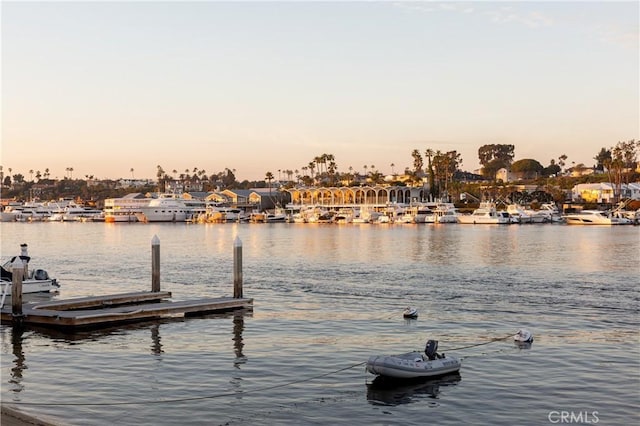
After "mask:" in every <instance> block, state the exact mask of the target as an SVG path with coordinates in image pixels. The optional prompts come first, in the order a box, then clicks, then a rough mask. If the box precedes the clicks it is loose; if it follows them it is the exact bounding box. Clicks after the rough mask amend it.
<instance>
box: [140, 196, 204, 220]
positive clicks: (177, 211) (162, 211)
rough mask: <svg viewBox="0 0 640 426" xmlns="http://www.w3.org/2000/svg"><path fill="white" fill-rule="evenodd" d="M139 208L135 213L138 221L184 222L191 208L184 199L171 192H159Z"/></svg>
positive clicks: (189, 214) (188, 216)
mask: <svg viewBox="0 0 640 426" xmlns="http://www.w3.org/2000/svg"><path fill="white" fill-rule="evenodd" d="M140 210H141V213H140V214H138V215H137V217H138V220H139V221H140V222H186V221H187V218H190V217H191V209H190V208H189V207H187V205H186V204H185V202H184V200H182V199H181V198H178V197H177V196H176V195H173V194H160V196H159V197H158V198H153V199H152V200H151V201H149V204H148V205H146V206H142V207H140Z"/></svg>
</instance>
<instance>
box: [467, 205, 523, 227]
mask: <svg viewBox="0 0 640 426" xmlns="http://www.w3.org/2000/svg"><path fill="white" fill-rule="evenodd" d="M458 222H459V223H472V224H476V223H477V224H509V223H511V217H510V216H509V213H507V212H506V211H497V209H496V204H495V203H493V202H489V201H483V202H481V203H480V206H478V208H477V209H475V210H474V211H473V213H472V214H463V215H459V216H458Z"/></svg>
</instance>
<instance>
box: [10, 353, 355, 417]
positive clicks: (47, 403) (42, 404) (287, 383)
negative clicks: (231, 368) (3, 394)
mask: <svg viewBox="0 0 640 426" xmlns="http://www.w3.org/2000/svg"><path fill="white" fill-rule="evenodd" d="M364 364H366V361H362V362H359V363H357V364H352V365H349V366H347V367H343V368H340V369H338V370H334V371H330V372H328V373H323V374H318V375H317V376H312V377H307V378H306V379H299V380H293V381H291V382H286V383H281V384H279V385H273V386H265V387H262V388H257V389H249V390H246V391H241V392H227V393H219V394H215V395H206V396H193V397H188V398H175V399H163V400H154V401H122V402H104V403H97V402H78V403H75V402H57V403H52V402H19V401H18V402H11V403H7V404H9V405H29V406H50V405H60V406H102V407H105V406H117V405H140V404H164V403H167V402H187V401H199V400H203V399H214V398H221V397H225V396H238V395H246V394H249V393H255V392H263V391H268V390H272V389H278V388H283V387H285V386H291V385H295V384H298V383H304V382H310V381H311V380H315V379H320V378H322V377H327V376H331V375H332V374H336V373H340V372H341V371H346V370H350V369H352V368H354V367H358V366H360V365H364ZM0 404H3V405H4V404H5V402H4V401H3V402H0Z"/></svg>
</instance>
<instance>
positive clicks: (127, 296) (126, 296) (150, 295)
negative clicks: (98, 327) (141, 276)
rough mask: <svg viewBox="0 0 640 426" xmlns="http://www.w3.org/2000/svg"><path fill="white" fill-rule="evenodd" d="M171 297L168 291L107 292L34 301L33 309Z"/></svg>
mask: <svg viewBox="0 0 640 426" xmlns="http://www.w3.org/2000/svg"><path fill="white" fill-rule="evenodd" d="M169 298H171V292H169V291H160V292H152V291H140V292H133V293H121V294H108V295H104V296H88V297H78V298H74V299H66V300H54V301H51V302H38V303H34V304H33V305H32V306H31V307H32V308H33V309H52V310H56V311H65V310H74V309H88V308H96V307H104V306H117V305H124V304H132V303H143V302H153V301H158V300H163V299H169Z"/></svg>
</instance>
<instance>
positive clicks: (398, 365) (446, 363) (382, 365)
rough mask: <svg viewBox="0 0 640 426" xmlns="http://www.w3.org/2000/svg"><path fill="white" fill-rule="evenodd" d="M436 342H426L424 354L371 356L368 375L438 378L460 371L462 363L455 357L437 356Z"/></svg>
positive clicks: (367, 367)
mask: <svg viewBox="0 0 640 426" xmlns="http://www.w3.org/2000/svg"><path fill="white" fill-rule="evenodd" d="M437 349H438V342H437V341H436V340H429V341H427V346H426V348H425V352H424V353H422V352H418V351H414V352H408V353H404V354H399V355H373V356H370V357H369V359H368V360H367V365H366V369H367V371H368V372H369V373H372V374H375V375H378V376H383V377H390V378H394V379H417V378H424V377H438V376H443V375H445V374H449V373H455V372H456V371H459V370H460V367H461V366H462V362H461V361H460V360H459V359H458V358H455V357H451V356H445V355H444V354H438V353H437Z"/></svg>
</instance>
